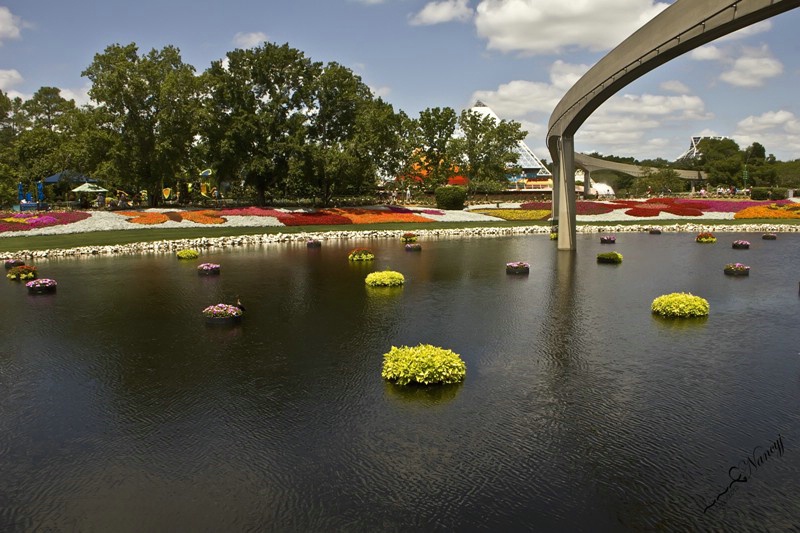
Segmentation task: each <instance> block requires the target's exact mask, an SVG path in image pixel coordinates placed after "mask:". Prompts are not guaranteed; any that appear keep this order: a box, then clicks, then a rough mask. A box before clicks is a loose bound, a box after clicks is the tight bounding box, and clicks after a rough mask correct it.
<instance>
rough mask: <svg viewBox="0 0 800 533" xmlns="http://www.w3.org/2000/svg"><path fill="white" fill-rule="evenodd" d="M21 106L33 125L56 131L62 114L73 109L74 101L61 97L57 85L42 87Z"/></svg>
mask: <svg viewBox="0 0 800 533" xmlns="http://www.w3.org/2000/svg"><path fill="white" fill-rule="evenodd" d="M22 108H23V110H24V111H25V113H27V118H28V120H30V121H31V122H32V123H33V125H34V126H36V127H43V128H47V129H49V130H50V131H56V128H57V127H58V125H59V122H60V120H61V119H62V117H63V116H64V114H65V113H68V112H69V111H70V110H72V109H75V101H74V100H67V99H66V98H64V97H62V96H61V89H58V88H57V87H42V88H40V89H39V90H38V91H36V92H35V93H34V95H33V96H32V97H31V99H30V100H26V101H25V103H24V104H23V105H22Z"/></svg>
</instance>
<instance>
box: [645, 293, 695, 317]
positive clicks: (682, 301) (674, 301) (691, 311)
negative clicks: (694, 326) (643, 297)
mask: <svg viewBox="0 0 800 533" xmlns="http://www.w3.org/2000/svg"><path fill="white" fill-rule="evenodd" d="M650 308H651V310H652V311H653V313H655V314H657V315H661V316H664V317H668V318H691V317H700V316H708V311H709V307H708V300H706V299H705V298H701V297H699V296H694V295H692V294H690V293H686V292H673V293H671V294H665V295H663V296H659V297H658V298H656V299H655V300H653V304H652V305H651V306H650Z"/></svg>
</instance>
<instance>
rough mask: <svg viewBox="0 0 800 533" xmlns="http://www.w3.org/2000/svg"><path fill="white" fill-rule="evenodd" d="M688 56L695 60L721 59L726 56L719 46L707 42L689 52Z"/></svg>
mask: <svg viewBox="0 0 800 533" xmlns="http://www.w3.org/2000/svg"><path fill="white" fill-rule="evenodd" d="M689 57H691V58H692V59H694V60H697V61H722V60H724V59H725V58H726V57H727V56H726V55H725V53H724V52H723V51H722V49H721V48H718V47H716V46H712V45H710V44H707V45H705V46H701V47H700V48H695V49H694V50H692V51H691V52H689Z"/></svg>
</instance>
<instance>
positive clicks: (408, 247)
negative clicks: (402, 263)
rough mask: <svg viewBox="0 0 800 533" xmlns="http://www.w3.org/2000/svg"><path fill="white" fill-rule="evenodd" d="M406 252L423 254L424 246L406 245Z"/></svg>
mask: <svg viewBox="0 0 800 533" xmlns="http://www.w3.org/2000/svg"><path fill="white" fill-rule="evenodd" d="M405 249H406V252H421V251H422V245H421V244H420V243H418V242H410V243H408V244H406V245H405Z"/></svg>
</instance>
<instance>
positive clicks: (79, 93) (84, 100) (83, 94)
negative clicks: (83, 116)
mask: <svg viewBox="0 0 800 533" xmlns="http://www.w3.org/2000/svg"><path fill="white" fill-rule="evenodd" d="M91 88H92V84H91V83H87V84H85V85H84V86H83V87H80V88H79V89H61V96H62V97H63V98H65V99H67V100H75V105H76V106H78V107H80V106H83V105H86V104H88V103H89V102H91V101H92V99H91V98H89V89H91Z"/></svg>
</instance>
